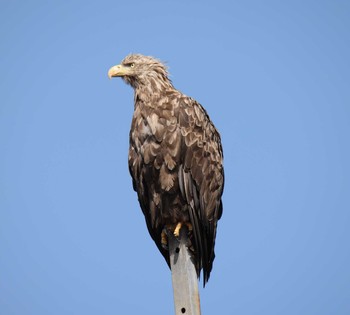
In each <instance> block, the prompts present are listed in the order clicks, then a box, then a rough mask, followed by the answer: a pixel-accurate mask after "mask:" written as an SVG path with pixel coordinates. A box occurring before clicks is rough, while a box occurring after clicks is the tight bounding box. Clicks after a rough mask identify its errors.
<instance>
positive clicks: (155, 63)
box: [108, 54, 170, 88]
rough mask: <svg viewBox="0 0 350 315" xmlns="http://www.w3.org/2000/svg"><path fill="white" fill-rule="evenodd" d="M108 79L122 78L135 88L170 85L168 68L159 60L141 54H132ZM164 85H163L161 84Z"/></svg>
mask: <svg viewBox="0 0 350 315" xmlns="http://www.w3.org/2000/svg"><path fill="white" fill-rule="evenodd" d="M108 77H109V78H112V77H121V78H122V79H123V80H124V81H125V82H126V83H127V84H130V85H131V86H132V87H133V88H138V87H139V86H140V85H143V86H150V84H151V85H155V82H162V81H163V83H165V82H167V83H170V80H169V78H168V70H167V67H166V66H165V65H164V63H162V62H161V61H159V60H158V59H156V58H154V57H151V56H144V55H141V54H131V55H128V56H126V57H125V58H124V59H123V61H122V62H121V63H120V64H119V65H116V66H114V67H112V68H110V69H109V71H108ZM161 85H163V84H161Z"/></svg>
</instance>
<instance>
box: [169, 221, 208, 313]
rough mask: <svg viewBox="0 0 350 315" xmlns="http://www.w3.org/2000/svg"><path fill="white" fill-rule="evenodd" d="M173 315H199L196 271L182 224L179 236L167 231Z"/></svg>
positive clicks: (184, 226)
mask: <svg viewBox="0 0 350 315" xmlns="http://www.w3.org/2000/svg"><path fill="white" fill-rule="evenodd" d="M168 241H169V255H170V266H171V277H172V282H173V290H174V304H175V315H200V314H201V309H200V301H199V291H198V279H197V272H196V269H195V266H194V264H193V263H192V261H191V256H190V253H189V251H188V249H187V244H188V242H189V240H188V230H187V226H186V225H183V226H182V227H181V230H180V236H179V237H178V238H176V237H175V236H174V235H173V233H171V232H169V233H168Z"/></svg>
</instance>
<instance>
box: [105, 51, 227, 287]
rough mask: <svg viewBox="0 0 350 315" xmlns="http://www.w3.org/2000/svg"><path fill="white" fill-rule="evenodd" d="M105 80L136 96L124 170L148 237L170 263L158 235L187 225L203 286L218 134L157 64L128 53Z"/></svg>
mask: <svg viewBox="0 0 350 315" xmlns="http://www.w3.org/2000/svg"><path fill="white" fill-rule="evenodd" d="M109 76H110V77H112V76H113V77H114V76H120V77H122V78H123V80H124V81H125V82H126V83H128V84H130V85H131V86H132V87H133V88H134V90H135V98H134V100H135V111H134V114H133V118H132V124H131V130H130V149H129V170H130V174H131V176H132V179H133V187H134V190H135V191H136V192H137V194H138V199H139V202H140V206H141V208H142V211H143V214H144V215H145V219H146V223H147V227H148V231H149V233H150V235H151V236H152V238H153V240H154V242H155V243H156V244H157V246H158V249H159V250H160V252H161V253H162V255H163V256H164V258H165V259H166V261H167V263H168V264H169V253H168V251H167V249H166V248H164V244H162V242H161V235H162V231H163V229H164V228H166V226H173V227H175V225H176V224H177V223H179V222H183V223H190V224H191V225H192V231H191V232H190V233H189V236H190V240H191V245H190V250H191V252H192V255H193V258H194V263H195V266H196V270H197V274H198V276H199V274H200V271H201V269H203V278H204V280H203V281H204V285H205V283H206V282H207V281H208V279H209V275H210V271H211V269H212V263H213V260H214V257H215V254H214V245H215V236H216V227H217V221H218V220H219V219H220V217H221V214H222V202H221V195H222V192H223V187H224V171H223V164H222V163H223V153H222V147H221V140H220V135H219V133H218V131H217V130H216V128H215V126H214V124H213V123H212V122H211V120H210V119H209V116H208V114H207V112H206V111H205V109H204V108H203V107H202V106H201V105H200V104H199V103H197V102H196V101H195V100H194V99H192V98H190V97H188V96H186V95H184V94H182V93H181V92H179V91H177V90H176V89H175V88H174V87H173V85H172V83H171V81H170V80H169V78H168V72H167V69H166V67H165V66H164V64H162V63H161V62H160V61H159V60H157V59H155V58H153V57H147V56H143V55H135V54H132V55H129V56H127V57H126V58H125V59H124V60H123V61H122V63H121V64H120V65H118V66H115V67H112V68H111V69H110V71H109Z"/></svg>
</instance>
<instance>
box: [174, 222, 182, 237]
mask: <svg viewBox="0 0 350 315" xmlns="http://www.w3.org/2000/svg"><path fill="white" fill-rule="evenodd" d="M181 227H182V222H179V223H178V224H177V225H176V227H175V230H174V236H175V237H179V235H180V229H181Z"/></svg>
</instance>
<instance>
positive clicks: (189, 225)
mask: <svg viewBox="0 0 350 315" xmlns="http://www.w3.org/2000/svg"><path fill="white" fill-rule="evenodd" d="M183 224H185V225H186V226H187V228H188V231H189V232H191V231H192V229H193V228H192V224H191V223H189V222H186V223H184V222H179V223H178V224H177V225H176V227H175V229H174V236H175V237H179V236H180V230H181V227H182V225H183Z"/></svg>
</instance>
